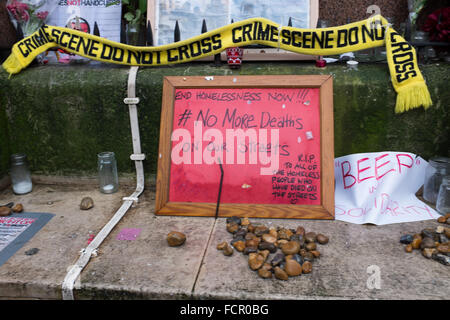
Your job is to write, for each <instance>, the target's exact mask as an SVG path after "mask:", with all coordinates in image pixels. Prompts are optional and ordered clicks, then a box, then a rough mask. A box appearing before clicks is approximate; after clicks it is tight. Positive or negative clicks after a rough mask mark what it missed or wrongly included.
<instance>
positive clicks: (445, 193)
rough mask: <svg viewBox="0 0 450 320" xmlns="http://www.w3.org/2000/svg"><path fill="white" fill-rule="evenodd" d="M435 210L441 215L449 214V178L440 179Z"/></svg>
mask: <svg viewBox="0 0 450 320" xmlns="http://www.w3.org/2000/svg"><path fill="white" fill-rule="evenodd" d="M436 210H437V211H438V212H439V213H441V214H447V213H450V176H446V177H444V178H443V179H442V183H441V187H440V188H439V192H438V196H437V200H436Z"/></svg>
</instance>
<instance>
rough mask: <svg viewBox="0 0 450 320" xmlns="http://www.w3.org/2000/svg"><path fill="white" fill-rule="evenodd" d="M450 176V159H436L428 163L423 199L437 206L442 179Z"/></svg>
mask: <svg viewBox="0 0 450 320" xmlns="http://www.w3.org/2000/svg"><path fill="white" fill-rule="evenodd" d="M448 175H450V158H445V157H436V158H432V159H430V161H428V166H427V168H426V170H425V181H424V184H423V198H424V199H425V200H426V201H428V202H430V203H432V204H436V199H437V195H438V192H439V187H440V185H441V183H442V179H443V178H444V177H445V176H448Z"/></svg>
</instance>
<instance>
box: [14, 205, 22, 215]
mask: <svg viewBox="0 0 450 320" xmlns="http://www.w3.org/2000/svg"><path fill="white" fill-rule="evenodd" d="M12 211H13V212H16V213H20V212H22V211H23V205H22V204H21V203H18V204H16V205H15V206H14V207H12Z"/></svg>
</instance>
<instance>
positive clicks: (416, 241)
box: [411, 237, 422, 249]
mask: <svg viewBox="0 0 450 320" xmlns="http://www.w3.org/2000/svg"><path fill="white" fill-rule="evenodd" d="M421 243H422V237H420V238H415V239H414V240H413V241H412V242H411V246H412V248H413V249H419V248H420V244H421Z"/></svg>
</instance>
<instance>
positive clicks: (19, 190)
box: [10, 153, 33, 194]
mask: <svg viewBox="0 0 450 320" xmlns="http://www.w3.org/2000/svg"><path fill="white" fill-rule="evenodd" d="M10 176H11V183H12V188H13V191H14V193H15V194H25V193H29V192H31V190H32V189H33V183H32V181H31V173H30V170H29V169H28V163H27V155H26V154H24V153H15V154H13V155H11V169H10Z"/></svg>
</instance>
